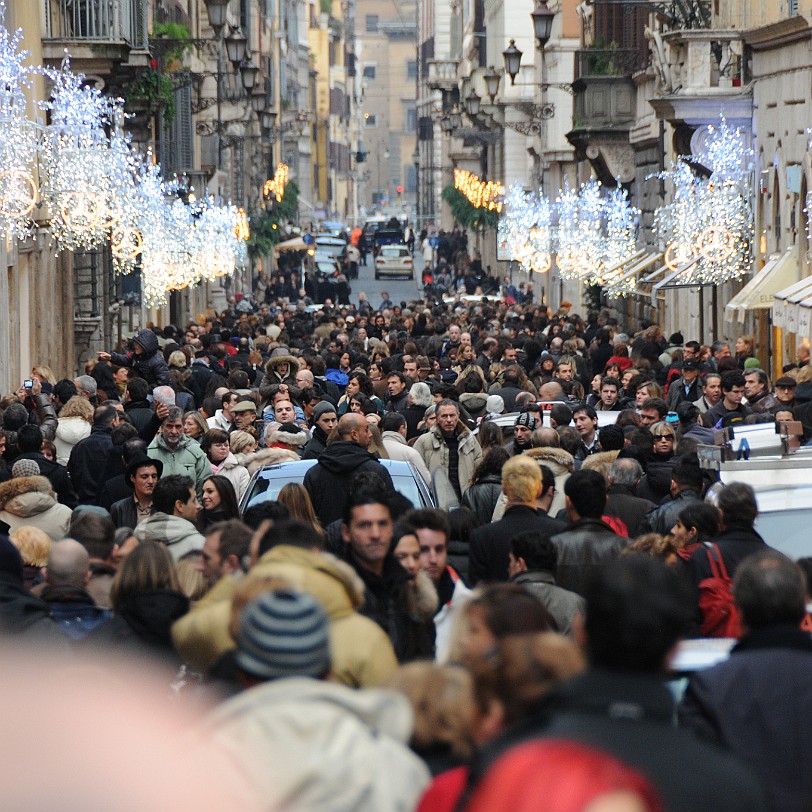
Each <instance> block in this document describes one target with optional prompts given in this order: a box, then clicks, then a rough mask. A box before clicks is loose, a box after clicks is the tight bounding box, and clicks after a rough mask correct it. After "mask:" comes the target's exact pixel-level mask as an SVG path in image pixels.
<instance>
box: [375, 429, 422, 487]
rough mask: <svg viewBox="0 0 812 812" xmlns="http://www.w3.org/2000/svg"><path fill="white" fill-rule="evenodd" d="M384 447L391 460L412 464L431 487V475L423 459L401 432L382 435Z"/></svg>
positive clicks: (387, 432)
mask: <svg viewBox="0 0 812 812" xmlns="http://www.w3.org/2000/svg"><path fill="white" fill-rule="evenodd" d="M381 439H382V440H383V447H384V448H385V449H386V453H387V454H388V455H389V459H390V460H404V461H405V462H410V463H412V465H414V467H415V468H416V469H417V470H418V472H419V473H420V476H422V477H423V479H424V480H425V481H426V486H427V487H429V488H430V487H431V474H430V473H429V469H428V468H427V467H426V463H425V462H423V458H422V457H421V456H420V454H418V453H417V451H415V450H414V449H413V448H412V447H411V446H410V445H409V444H408V443H407V442H406V438H405V437H404V436H403V435H402V434H401V433H400V432H399V431H385V432H384V433H383V434H382V435H381Z"/></svg>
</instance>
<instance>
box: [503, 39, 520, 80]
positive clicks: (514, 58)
mask: <svg viewBox="0 0 812 812" xmlns="http://www.w3.org/2000/svg"><path fill="white" fill-rule="evenodd" d="M502 57H503V58H504V60H505V73H506V74H507V75H508V76H510V84H511V85H515V84H516V77H517V76H518V74H519V71H520V70H521V67H522V52H521V51H520V50H519V49H518V48H517V47H516V40H514V39H512V40H511V41H510V45H508V47H507V48H505V50H504V51H502Z"/></svg>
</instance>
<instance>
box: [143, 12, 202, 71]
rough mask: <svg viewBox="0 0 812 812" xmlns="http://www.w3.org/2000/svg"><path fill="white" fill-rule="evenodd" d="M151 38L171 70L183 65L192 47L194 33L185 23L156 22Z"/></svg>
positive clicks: (167, 68)
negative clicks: (190, 31)
mask: <svg viewBox="0 0 812 812" xmlns="http://www.w3.org/2000/svg"><path fill="white" fill-rule="evenodd" d="M149 39H150V44H151V45H152V47H153V48H154V49H155V50H156V51H157V52H158V54H159V56H160V57H161V61H162V62H163V66H164V68H165V69H166V70H168V71H170V72H171V71H176V70H179V69H180V68H182V67H183V58H184V56H186V53H187V51H189V50H190V49H191V48H192V35H191V34H190V33H189V29H188V28H187V27H186V26H185V25H183V23H157V22H156V23H155V24H154V25H153V27H152V34H151V35H150V38H149Z"/></svg>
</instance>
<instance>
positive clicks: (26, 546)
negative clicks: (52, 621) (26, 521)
mask: <svg viewBox="0 0 812 812" xmlns="http://www.w3.org/2000/svg"><path fill="white" fill-rule="evenodd" d="M9 539H10V540H11V543H12V544H13V545H14V546H15V547H16V548H17V549H18V550H19V551H20V555H21V556H22V559H23V578H24V580H25V588H26V589H31V587H32V586H34V584H35V583H36V579H37V578H38V577H39V574H40V571H41V570H42V568H43V567H44V566H45V565H46V564H47V563H48V554H49V553H50V552H51V544H52V543H53V542H52V541H51V537H50V536H49V535H48V534H47V533H46V532H45V531H44V530H40V529H39V528H38V527H29V526H28V525H23V527H18V528H17V529H16V530H15V531H14V532H13V533H12V534H11V535H10V536H9Z"/></svg>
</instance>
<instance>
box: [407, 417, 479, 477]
mask: <svg viewBox="0 0 812 812" xmlns="http://www.w3.org/2000/svg"><path fill="white" fill-rule="evenodd" d="M456 432H457V437H458V438H459V477H460V490H461V491H462V493H465V491H467V490H468V486H469V485H470V484H471V477H473V475H474V471H475V470H476V467H477V465H479V463H480V461H481V460H482V447H481V446H480V445H479V443H478V442H477V439H476V437H475V436H474V435H473V434H472V433H471V431H470V430H469V429H468V428H467V427H466V426H465V425H464V424H463V423H462V422H458V423H457V429H456ZM414 449H415V451H417V452H418V453H419V454H420V456H421V457H423V462H425V463H426V467H427V468H428V469H429V473H430V474H431V475H432V476H434V472H435V471H436V470H437V469H438V468H442V469H443V470H445V472H446V473H448V446H447V445H446V444H445V440H444V439H443V432H442V431H441V430H440V427H439V426H434V427H433V428H432V429H431V430H430V431H428V432H426V433H425V434H423V435H421V436H420V437H418V438H417V441H416V442H415V444H414Z"/></svg>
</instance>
